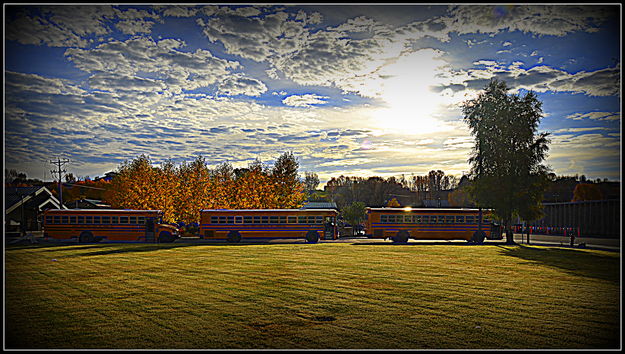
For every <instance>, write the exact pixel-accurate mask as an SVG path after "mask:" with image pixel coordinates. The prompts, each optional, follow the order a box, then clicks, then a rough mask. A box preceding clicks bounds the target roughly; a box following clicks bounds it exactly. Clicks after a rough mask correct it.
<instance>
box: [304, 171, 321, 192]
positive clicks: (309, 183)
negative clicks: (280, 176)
mask: <svg viewBox="0 0 625 354" xmlns="http://www.w3.org/2000/svg"><path fill="white" fill-rule="evenodd" d="M318 185H319V176H317V174H316V173H314V172H306V173H305V174H304V186H306V191H308V192H310V191H314V190H315V189H317V186H318Z"/></svg>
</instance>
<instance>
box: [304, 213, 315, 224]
mask: <svg viewBox="0 0 625 354" xmlns="http://www.w3.org/2000/svg"><path fill="white" fill-rule="evenodd" d="M306 221H307V222H308V223H309V224H314V223H315V217H314V216H312V215H309V216H308V218H307V220H306Z"/></svg>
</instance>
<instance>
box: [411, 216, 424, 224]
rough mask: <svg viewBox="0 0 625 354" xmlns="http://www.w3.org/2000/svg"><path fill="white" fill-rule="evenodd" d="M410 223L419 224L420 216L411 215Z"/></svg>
mask: <svg viewBox="0 0 625 354" xmlns="http://www.w3.org/2000/svg"><path fill="white" fill-rule="evenodd" d="M412 221H413V222H414V223H417V224H420V223H421V221H422V220H421V215H413V216H412Z"/></svg>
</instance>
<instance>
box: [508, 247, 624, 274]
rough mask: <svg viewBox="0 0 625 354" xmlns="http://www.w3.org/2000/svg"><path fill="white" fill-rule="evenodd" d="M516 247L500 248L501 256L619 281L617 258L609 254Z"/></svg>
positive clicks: (552, 248) (563, 249)
mask: <svg viewBox="0 0 625 354" xmlns="http://www.w3.org/2000/svg"><path fill="white" fill-rule="evenodd" d="M517 246H518V247H513V248H506V247H501V248H500V250H501V253H502V254H503V255H506V256H510V257H515V258H519V259H524V260H527V261H530V262H536V263H541V264H543V265H546V266H549V267H553V268H558V269H561V270H564V271H566V272H569V273H571V274H574V275H579V276H583V277H588V278H595V279H601V280H606V281H613V282H618V280H619V279H620V276H619V258H618V257H614V256H612V255H609V254H600V253H594V252H585V251H581V250H575V249H566V248H559V247H558V248H556V247H545V246H539V247H532V246H525V245H517Z"/></svg>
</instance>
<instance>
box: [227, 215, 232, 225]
mask: <svg viewBox="0 0 625 354" xmlns="http://www.w3.org/2000/svg"><path fill="white" fill-rule="evenodd" d="M226 219H227V220H228V221H227V222H226V224H234V216H226Z"/></svg>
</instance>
